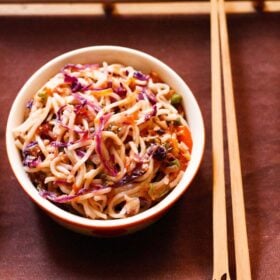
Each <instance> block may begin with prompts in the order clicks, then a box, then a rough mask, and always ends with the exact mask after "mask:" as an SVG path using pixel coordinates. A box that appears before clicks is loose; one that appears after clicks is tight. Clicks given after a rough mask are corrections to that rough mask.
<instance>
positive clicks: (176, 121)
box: [174, 117, 182, 126]
mask: <svg viewBox="0 0 280 280" xmlns="http://www.w3.org/2000/svg"><path fill="white" fill-rule="evenodd" d="M174 125H175V126H179V125H182V122H181V118H180V117H178V118H177V119H176V120H175V121H174Z"/></svg>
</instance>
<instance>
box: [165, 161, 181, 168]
mask: <svg viewBox="0 0 280 280" xmlns="http://www.w3.org/2000/svg"><path fill="white" fill-rule="evenodd" d="M173 165H176V166H178V167H180V162H179V160H178V159H174V160H172V161H170V162H168V166H173Z"/></svg>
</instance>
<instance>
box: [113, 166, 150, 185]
mask: <svg viewBox="0 0 280 280" xmlns="http://www.w3.org/2000/svg"><path fill="white" fill-rule="evenodd" d="M142 166H143V162H138V163H137V164H136V166H135V168H134V169H133V170H132V172H131V173H130V174H126V175H125V176H123V178H122V179H121V180H120V181H119V182H117V184H116V185H117V186H123V185H125V184H127V183H130V182H132V181H134V180H135V179H137V178H138V177H140V176H142V175H144V174H145V173H146V172H147V171H146V170H143V169H142Z"/></svg>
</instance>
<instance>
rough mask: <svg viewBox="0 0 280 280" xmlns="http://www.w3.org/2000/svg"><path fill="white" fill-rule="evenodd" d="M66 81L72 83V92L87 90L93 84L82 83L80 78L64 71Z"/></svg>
mask: <svg viewBox="0 0 280 280" xmlns="http://www.w3.org/2000/svg"><path fill="white" fill-rule="evenodd" d="M64 82H65V83H67V84H70V87H71V90H72V92H74V93H75V92H78V91H85V90H87V89H89V87H90V86H91V85H82V84H81V83H80V82H79V80H78V78H76V77H74V76H70V75H68V74H66V73H64Z"/></svg>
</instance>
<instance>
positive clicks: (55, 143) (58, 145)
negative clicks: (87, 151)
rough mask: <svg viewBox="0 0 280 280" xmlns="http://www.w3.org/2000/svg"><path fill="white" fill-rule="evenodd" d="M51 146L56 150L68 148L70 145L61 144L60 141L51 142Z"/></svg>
mask: <svg viewBox="0 0 280 280" xmlns="http://www.w3.org/2000/svg"><path fill="white" fill-rule="evenodd" d="M51 145H52V146H54V147H56V148H66V147H68V146H69V145H70V142H69V143H63V142H59V141H53V142H51Z"/></svg>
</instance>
